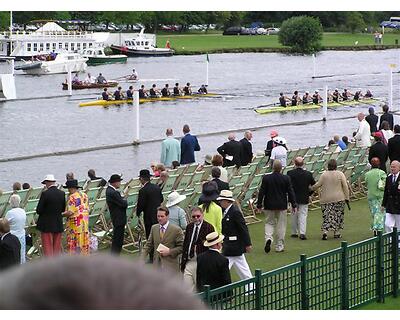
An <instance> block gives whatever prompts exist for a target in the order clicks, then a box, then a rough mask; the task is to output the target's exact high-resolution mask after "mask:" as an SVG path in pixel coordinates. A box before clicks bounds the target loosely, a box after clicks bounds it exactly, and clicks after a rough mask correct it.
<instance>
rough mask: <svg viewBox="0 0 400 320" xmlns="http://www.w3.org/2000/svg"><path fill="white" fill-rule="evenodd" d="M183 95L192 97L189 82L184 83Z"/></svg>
mask: <svg viewBox="0 0 400 320" xmlns="http://www.w3.org/2000/svg"><path fill="white" fill-rule="evenodd" d="M183 93H184V94H185V96H191V95H192V89H190V82H188V83H186V86H185V87H184V88H183Z"/></svg>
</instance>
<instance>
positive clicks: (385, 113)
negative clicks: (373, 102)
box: [379, 104, 394, 130]
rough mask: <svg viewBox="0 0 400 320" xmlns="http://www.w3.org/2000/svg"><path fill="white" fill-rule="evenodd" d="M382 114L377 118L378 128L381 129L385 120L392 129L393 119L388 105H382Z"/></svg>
mask: <svg viewBox="0 0 400 320" xmlns="http://www.w3.org/2000/svg"><path fill="white" fill-rule="evenodd" d="M382 111H383V114H382V115H381V118H380V119H379V129H382V123H383V121H387V122H388V123H389V129H390V130H393V128H394V121H393V114H391V113H389V107H388V106H387V105H386V104H385V105H383V106H382Z"/></svg>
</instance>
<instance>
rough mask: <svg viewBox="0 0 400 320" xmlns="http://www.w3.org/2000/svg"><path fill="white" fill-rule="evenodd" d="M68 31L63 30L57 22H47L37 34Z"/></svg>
mask: <svg viewBox="0 0 400 320" xmlns="http://www.w3.org/2000/svg"><path fill="white" fill-rule="evenodd" d="M65 31H66V30H65V29H63V28H61V27H60V26H59V25H58V24H57V23H55V22H47V23H46V24H45V25H43V26H41V27H40V28H39V29H37V30H36V31H35V32H37V33H47V32H65Z"/></svg>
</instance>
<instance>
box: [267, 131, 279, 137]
mask: <svg viewBox="0 0 400 320" xmlns="http://www.w3.org/2000/svg"><path fill="white" fill-rule="evenodd" d="M269 135H270V137H271V138H275V137H277V136H278V131H276V130H272V131H271V132H270V134H269Z"/></svg>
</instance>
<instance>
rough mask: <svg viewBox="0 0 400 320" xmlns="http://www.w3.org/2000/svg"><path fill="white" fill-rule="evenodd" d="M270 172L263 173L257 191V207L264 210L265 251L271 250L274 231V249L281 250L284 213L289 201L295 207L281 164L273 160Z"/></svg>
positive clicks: (287, 179) (283, 232)
mask: <svg viewBox="0 0 400 320" xmlns="http://www.w3.org/2000/svg"><path fill="white" fill-rule="evenodd" d="M272 171H273V172H272V173H271V174H266V175H264V177H263V179H262V182H261V188H260V191H259V193H258V201H257V208H258V210H259V211H260V212H261V208H262V206H263V205H264V210H265V216H266V219H265V247H264V251H265V253H268V252H270V251H271V243H272V241H273V234H274V233H276V238H277V239H276V244H275V251H276V252H283V251H284V243H285V233H286V215H287V208H288V198H289V202H290V203H291V204H292V210H294V209H295V208H296V207H297V204H296V197H295V195H294V191H293V187H292V183H291V181H290V178H289V177H288V176H285V175H283V174H282V173H281V171H282V164H281V162H280V161H279V160H274V162H273V164H272Z"/></svg>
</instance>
